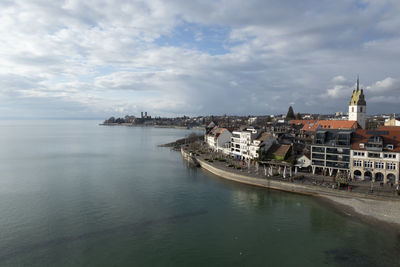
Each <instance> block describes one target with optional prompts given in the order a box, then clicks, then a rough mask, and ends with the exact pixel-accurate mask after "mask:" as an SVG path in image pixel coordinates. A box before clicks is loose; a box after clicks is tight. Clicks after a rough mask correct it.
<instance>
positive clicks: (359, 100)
mask: <svg viewBox="0 0 400 267" xmlns="http://www.w3.org/2000/svg"><path fill="white" fill-rule="evenodd" d="M366 114H367V103H366V102H365V97H364V92H363V89H360V80H359V78H357V89H356V90H353V95H352V96H351V100H350V104H349V121H357V122H358V124H359V125H360V126H361V128H363V129H365V126H366V117H367V115H366Z"/></svg>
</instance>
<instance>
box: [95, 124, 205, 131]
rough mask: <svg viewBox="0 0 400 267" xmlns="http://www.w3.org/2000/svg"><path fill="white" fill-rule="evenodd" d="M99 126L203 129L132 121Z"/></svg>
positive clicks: (200, 128) (202, 128)
mask: <svg viewBox="0 0 400 267" xmlns="http://www.w3.org/2000/svg"><path fill="white" fill-rule="evenodd" d="M99 126H127V127H153V128H171V129H182V130H204V127H200V126H196V127H186V126H174V125H145V124H132V123H99Z"/></svg>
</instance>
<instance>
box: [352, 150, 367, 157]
mask: <svg viewBox="0 0 400 267" xmlns="http://www.w3.org/2000/svg"><path fill="white" fill-rule="evenodd" d="M353 156H359V157H363V156H365V152H361V151H353Z"/></svg>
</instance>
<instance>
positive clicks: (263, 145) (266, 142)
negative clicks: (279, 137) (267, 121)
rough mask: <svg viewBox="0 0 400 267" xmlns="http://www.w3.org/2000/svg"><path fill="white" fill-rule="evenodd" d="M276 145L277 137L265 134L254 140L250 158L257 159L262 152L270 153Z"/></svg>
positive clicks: (251, 145) (268, 133)
mask: <svg viewBox="0 0 400 267" xmlns="http://www.w3.org/2000/svg"><path fill="white" fill-rule="evenodd" d="M273 144H275V137H274V135H273V134H272V133H270V132H263V133H262V134H261V135H260V136H259V137H258V138H256V139H254V140H253V142H252V143H251V144H250V158H251V159H257V158H259V157H260V152H263V151H265V152H266V151H268V149H270V148H271V146H272V145H273Z"/></svg>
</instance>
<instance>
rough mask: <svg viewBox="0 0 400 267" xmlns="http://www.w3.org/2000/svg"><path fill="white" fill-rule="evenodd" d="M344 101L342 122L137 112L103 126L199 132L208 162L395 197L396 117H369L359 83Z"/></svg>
mask: <svg viewBox="0 0 400 267" xmlns="http://www.w3.org/2000/svg"><path fill="white" fill-rule="evenodd" d="M349 95H350V98H349V104H348V115H347V116H346V115H345V114H344V113H343V112H337V113H336V114H334V115H320V114H299V113H297V114H295V113H294V111H293V108H292V107H289V110H288V113H287V114H286V116H285V115H278V116H273V115H271V116H255V117H251V116H249V117H240V116H226V115H224V116H210V117H196V118H190V117H187V116H184V117H180V118H173V119H171V118H151V116H149V115H148V114H147V112H142V114H141V117H140V118H136V117H134V116H126V117H125V118H117V119H115V118H114V117H111V118H110V119H108V120H106V121H105V122H104V124H105V125H119V124H122V125H139V126H140V125H142V126H143V125H147V126H156V127H188V128H190V127H199V128H200V127H204V128H205V135H204V142H203V145H206V147H205V148H204V147H203V148H202V149H203V150H207V151H208V152H210V153H212V154H213V156H212V157H218V156H215V155H220V156H221V157H224V158H226V159H229V160H234V163H233V164H231V165H232V166H233V167H236V168H237V169H244V168H247V169H251V167H254V168H257V170H258V168H259V166H263V167H264V168H265V167H266V166H267V167H268V168H269V169H265V175H266V176H274V175H276V176H280V177H282V178H286V177H294V176H295V175H297V174H298V173H305V174H309V175H313V176H314V177H328V178H330V179H331V181H332V182H334V183H335V184H336V183H337V186H338V187H340V186H349V184H350V183H351V182H353V184H354V182H359V185H364V187H368V189H369V191H370V193H372V192H373V191H374V189H375V191H377V189H386V191H388V192H400V190H399V170H400V120H399V118H398V117H396V115H395V114H391V115H380V116H370V117H368V116H367V114H366V112H367V101H366V96H365V95H364V90H363V89H362V88H360V86H359V80H358V79H357V83H356V88H354V90H353V92H352V93H351V92H349ZM297 176H298V175H297ZM324 181H329V179H324ZM376 185H378V186H376ZM353 187H357V186H353ZM361 187H362V186H361ZM349 189H350V186H349ZM381 191H382V190H381ZM383 191H385V190H383Z"/></svg>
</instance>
